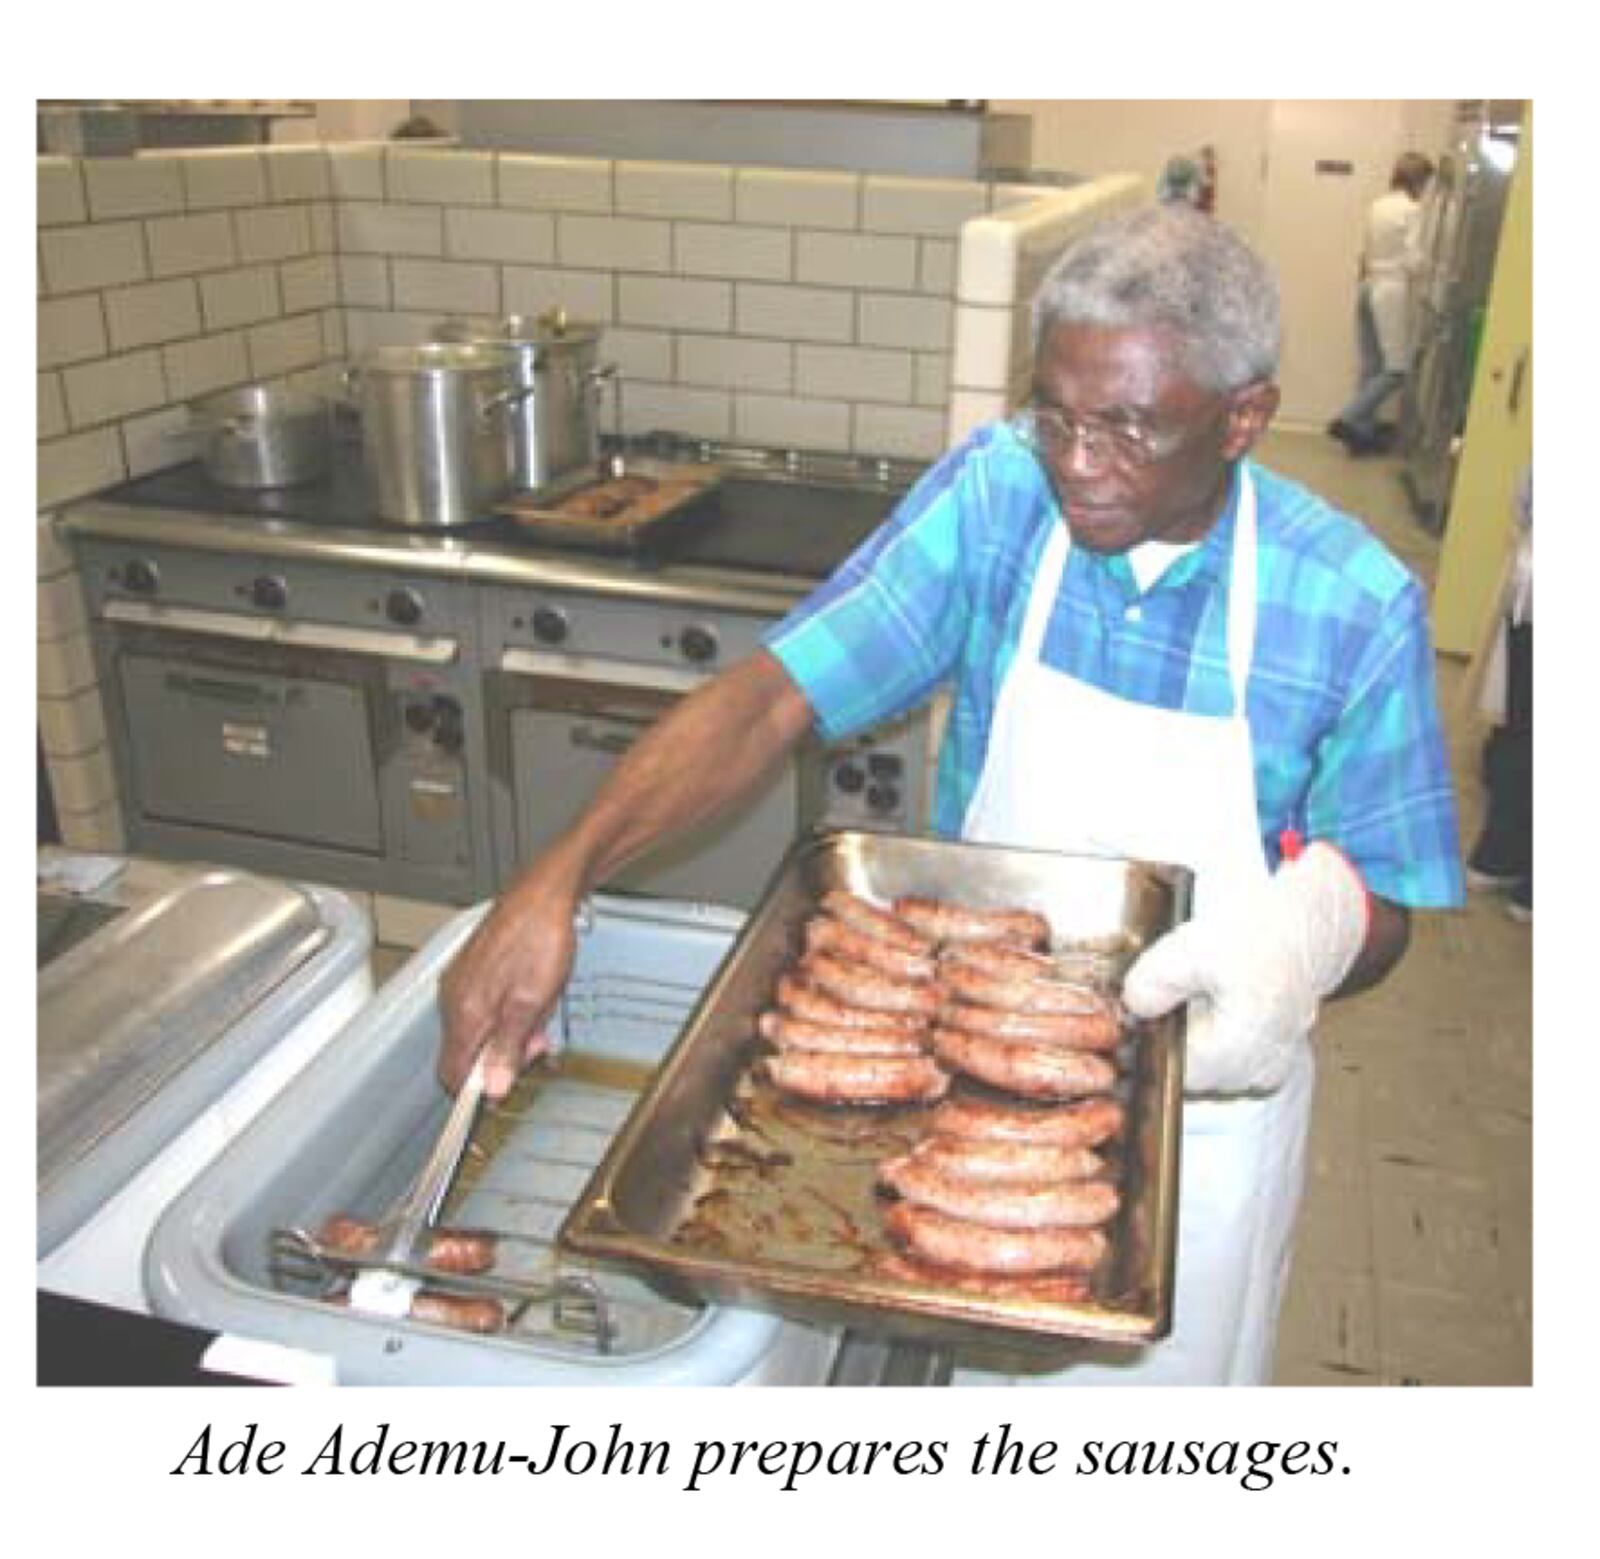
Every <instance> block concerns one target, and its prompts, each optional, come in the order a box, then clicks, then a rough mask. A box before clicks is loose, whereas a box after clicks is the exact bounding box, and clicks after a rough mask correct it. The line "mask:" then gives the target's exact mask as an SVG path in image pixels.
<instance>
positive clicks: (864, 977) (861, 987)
mask: <svg viewBox="0 0 1600 1559" xmlns="http://www.w3.org/2000/svg"><path fill="white" fill-rule="evenodd" d="M799 967H800V973H801V974H802V975H803V977H804V978H806V979H808V980H810V981H811V983H812V984H813V985H817V986H820V987H821V988H822V989H823V990H824V991H826V992H827V993H828V995H830V996H834V997H837V998H838V999H839V1000H840V1001H843V1002H848V1003H850V1005H851V1006H853V1007H866V1008H868V1009H869V1010H871V1011H873V1012H909V1013H915V1014H917V1015H919V1016H921V1017H924V1018H931V1017H932V1016H933V1015H934V1013H936V1012H937V1011H938V1010H939V992H938V990H937V989H936V988H935V987H934V986H932V985H914V984H912V983H911V982H909V981H906V980H897V979H894V978H893V977H891V976H889V975H886V974H884V973H882V972H881V971H879V970H877V969H868V968H866V967H864V966H863V965H861V964H852V963H846V962H845V961H844V960H843V959H840V958H830V957H829V956H828V955H827V954H825V953H819V954H817V955H816V956H815V957H814V958H812V957H808V958H806V959H805V960H804V962H803V963H801V965H800V966H799Z"/></svg>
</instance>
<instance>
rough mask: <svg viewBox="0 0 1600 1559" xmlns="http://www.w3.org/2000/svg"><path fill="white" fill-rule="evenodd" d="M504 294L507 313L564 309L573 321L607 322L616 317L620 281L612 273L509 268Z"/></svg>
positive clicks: (502, 278) (504, 278) (504, 274)
mask: <svg viewBox="0 0 1600 1559" xmlns="http://www.w3.org/2000/svg"><path fill="white" fill-rule="evenodd" d="M500 293H501V301H502V303H503V304H504V307H505V311H506V313H507V314H542V313H544V311H545V310H546V309H551V308H563V309H565V310H566V311H567V313H568V315H569V316H570V317H571V318H573V319H586V320H597V321H599V322H601V323H605V322H606V321H607V320H610V319H614V318H615V317H616V278H615V277H614V276H613V275H612V274H611V273H610V272H609V271H569V270H562V269H560V268H559V267H553V266H524V265H507V266H503V267H502V268H501V272H500Z"/></svg>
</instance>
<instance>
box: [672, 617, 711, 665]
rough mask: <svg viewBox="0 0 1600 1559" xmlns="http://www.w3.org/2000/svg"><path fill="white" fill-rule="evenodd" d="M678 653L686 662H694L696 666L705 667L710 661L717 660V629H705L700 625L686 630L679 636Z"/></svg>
mask: <svg viewBox="0 0 1600 1559" xmlns="http://www.w3.org/2000/svg"><path fill="white" fill-rule="evenodd" d="M678 651H679V653H680V654H681V655H682V656H683V658H684V659H685V660H690V661H693V662H694V663H695V664H696V665H704V664H705V663H706V662H707V661H709V660H715V659H716V658H717V635H716V631H715V629H712V628H706V627H703V626H701V625H700V624H698V623H696V624H693V625H691V626H690V627H688V628H685V629H684V630H683V632H682V633H680V634H679V635H678Z"/></svg>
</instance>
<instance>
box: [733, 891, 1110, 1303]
mask: <svg viewBox="0 0 1600 1559" xmlns="http://www.w3.org/2000/svg"><path fill="white" fill-rule="evenodd" d="M1049 946H1050V926H1049V923H1048V922H1047V921H1046V919H1045V918H1044V917H1043V916H1042V915H1039V914H1037V913H1035V912H1034V911H1032V910H1027V909H977V908H973V907H970V906H966V905H960V904H955V903H950V902H946V901H942V900H937V899H929V898H917V897H905V898H899V899H896V900H895V901H894V902H893V904H892V905H891V906H890V907H889V908H887V909H885V908H881V907H879V906H878V905H875V904H873V903H871V902H870V901H868V900H866V899H863V898H860V897H859V896H856V895H853V894H850V893H846V892H843V891H841V890H835V891H832V892H829V893H827V894H825V895H824V896H823V898H822V900H821V903H820V905H819V912H818V913H817V914H816V915H814V916H813V917H812V918H811V919H810V920H809V921H808V922H807V923H806V926H805V930H804V951H803V954H802V956H801V958H800V960H799V962H798V963H797V964H795V965H794V966H793V967H792V968H790V969H789V970H788V971H787V972H785V973H784V974H783V975H782V976H781V977H780V978H779V981H778V985H777V1003H776V1005H775V1006H774V1007H772V1008H771V1009H769V1010H768V1011H766V1012H764V1013H763V1014H762V1015H761V1017H760V1019H759V1020H758V1028H759V1031H760V1033H761V1035H762V1037H763V1038H764V1039H766V1040H767V1041H768V1042H769V1043H770V1044H771V1045H772V1046H774V1047H775V1053H774V1054H773V1055H771V1056H769V1057H768V1058H767V1059H766V1062H765V1069H766V1073H767V1076H768V1077H769V1078H770V1079H771V1080H772V1081H773V1083H774V1084H775V1085H776V1086H777V1087H779V1088H780V1089H783V1090H784V1091H786V1092H788V1093H791V1094H795V1095H797V1096H800V1097H803V1098H805V1099H808V1100H812V1101H816V1102H821V1103H829V1104H936V1105H937V1108H935V1109H934V1110H933V1111H932V1112H931V1114H930V1117H929V1130H928V1132H927V1134H926V1135H925V1136H924V1137H923V1138H922V1139H921V1140H920V1141H918V1142H917V1143H916V1144H915V1145H914V1146H913V1147H912V1148H911V1150H910V1151H909V1152H907V1153H905V1154H903V1155H902V1156H900V1157H897V1158H894V1159H891V1160H889V1161H887V1162H886V1163H884V1164H883V1165H881V1166H880V1168H879V1173H878V1178H879V1182H880V1184H881V1185H882V1186H883V1187H884V1188H885V1189H887V1190H888V1191H890V1192H892V1193H893V1194H894V1196H895V1197H896V1200H895V1202H894V1203H893V1204H892V1205H891V1206H890V1207H889V1208H888V1210H887V1212H886V1214H885V1224H886V1226H887V1228H888V1230H889V1233H890V1235H891V1237H892V1238H893V1239H894V1240H895V1242H896V1244H897V1245H898V1246H899V1247H900V1250H901V1251H902V1252H903V1253H904V1255H903V1256H897V1257H896V1258H894V1259H893V1260H892V1261H891V1263H890V1265H889V1270H890V1271H891V1272H893V1273H895V1274H896V1275H900V1276H914V1277H926V1276H929V1275H930V1274H931V1275H937V1276H938V1277H940V1278H941V1279H942V1280H947V1281H953V1282H955V1283H956V1285H957V1286H962V1285H964V1284H965V1285H967V1286H979V1287H982V1288H984V1289H985V1291H992V1290H993V1288H994V1287H995V1286H997V1285H1004V1284H1005V1283H1008V1282H1018V1283H1025V1284H1027V1285H1028V1286H1029V1291H1030V1292H1035V1293H1046V1292H1048V1293H1050V1294H1053V1295H1055V1296H1057V1297H1068V1296H1071V1297H1081V1294H1082V1293H1083V1292H1085V1291H1086V1290H1085V1285H1084V1281H1083V1274H1085V1273H1087V1272H1088V1271H1090V1270H1091V1269H1092V1268H1093V1267H1094V1266H1096V1265H1097V1264H1098V1263H1099V1262H1100V1261H1101V1259H1102V1258H1103V1257H1104V1255H1105V1252H1106V1247H1107V1241H1106V1235H1105V1232H1104V1228H1103V1226H1104V1225H1105V1224H1106V1223H1107V1222H1109V1220H1110V1219H1111V1218H1112V1217H1113V1216H1114V1215H1115V1213H1116V1211H1117V1207H1118V1201H1119V1198H1118V1192H1117V1189H1116V1187H1115V1185H1114V1184H1113V1183H1112V1180H1111V1178H1110V1176H1109V1173H1108V1168H1107V1165H1106V1162H1105V1160H1104V1159H1103V1157H1102V1156H1101V1154H1100V1153H1099V1152H1097V1151H1096V1150H1097V1148H1099V1147H1100V1145H1101V1144H1103V1143H1105V1142H1106V1141H1108V1140H1109V1139H1110V1138H1112V1137H1114V1136H1115V1135H1116V1134H1117V1133H1118V1132H1119V1131H1120V1130H1121V1129H1122V1125H1123V1110H1122V1106H1121V1105H1120V1104H1119V1103H1118V1102H1117V1100H1116V1099H1115V1098H1113V1097H1111V1093H1112V1090H1113V1088H1114V1087H1115V1085H1116V1081H1117V1069H1116V1064H1115V1059H1114V1055H1113V1052H1114V1051H1115V1050H1116V1048H1117V1046H1118V1044H1119V1043H1120V1042H1121V1039H1122V1037H1123V1025H1122V1017H1121V1012H1120V1009H1119V1006H1118V1004H1117V1002H1116V1000H1115V998H1114V997H1113V996H1111V995H1109V994H1107V993H1106V992H1104V991H1102V990H1099V989H1097V988H1096V987H1095V986H1094V985H1093V984H1091V983H1087V982H1086V981H1084V980H1082V979H1074V978H1069V977H1068V976H1067V975H1066V974H1064V972H1063V970H1062V967H1061V966H1060V965H1059V964H1058V963H1057V962H1056V961H1055V960H1054V959H1052V958H1051V957H1050V956H1048V954H1047V952H1046V949H1048V948H1049ZM956 1074H961V1075H963V1076H965V1077H967V1078H970V1079H972V1080H974V1081H975V1082H977V1083H980V1084H982V1085H984V1091H983V1093H982V1094H981V1096H980V1095H978V1094H971V1095H955V1096H949V1097H947V1095H949V1094H950V1087H951V1081H952V1078H953V1076H955V1075H956Z"/></svg>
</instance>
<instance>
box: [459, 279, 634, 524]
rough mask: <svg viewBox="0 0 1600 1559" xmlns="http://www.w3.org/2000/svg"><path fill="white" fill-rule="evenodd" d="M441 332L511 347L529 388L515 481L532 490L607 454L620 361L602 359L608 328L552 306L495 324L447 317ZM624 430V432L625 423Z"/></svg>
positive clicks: (519, 425)
mask: <svg viewBox="0 0 1600 1559" xmlns="http://www.w3.org/2000/svg"><path fill="white" fill-rule="evenodd" d="M433 335H434V339H435V340H436V341H441V342H464V343H467V344H469V345H474V346H492V347H498V348H501V349H504V350H508V351H510V352H511V354H512V355H513V357H514V358H515V360H516V382H517V385H518V387H519V388H520V389H522V390H525V391H526V392H527V394H526V397H525V398H524V399H523V400H522V401H521V402H520V403H519V404H518V406H517V408H516V414H515V418H514V421H513V432H512V437H513V442H514V446H515V451H514V457H515V485H516V487H517V488H518V489H519V490H520V491H524V492H527V491H532V490H534V489H536V488H541V487H544V486H546V485H548V484H549V483H551V482H553V481H555V480H556V479H557V478H558V477H561V476H565V475H566V474H568V473H569V472H571V471H575V470H577V469H579V468H580V467H582V466H586V465H588V466H592V465H594V464H595V462H596V461H597V460H598V459H599V455H600V429H599V402H600V397H601V395H602V394H603V393H604V389H605V386H606V384H607V382H610V383H611V385H612V386H613V388H615V387H616V385H617V370H616V366H615V364H611V363H606V364H597V363H596V361H595V358H596V354H597V353H598V351H599V345H600V327H599V326H598V325H594V324H589V323H587V322H586V321H583V320H569V319H568V318H567V316H566V314H565V312H564V311H562V310H560V309H552V310H550V311H549V312H547V313H544V314H540V315H538V316H537V317H534V316H529V315H526V314H512V315H509V316H507V317H506V318H504V319H501V320H498V321H496V322H495V323H494V324H492V325H487V326H480V325H477V324H475V323H473V322H472V321H470V320H464V319H447V320H441V321H440V323H439V324H438V325H436V326H435V327H434V332H433ZM617 431H618V432H620V431H621V429H620V428H619V429H618V430H617Z"/></svg>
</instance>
